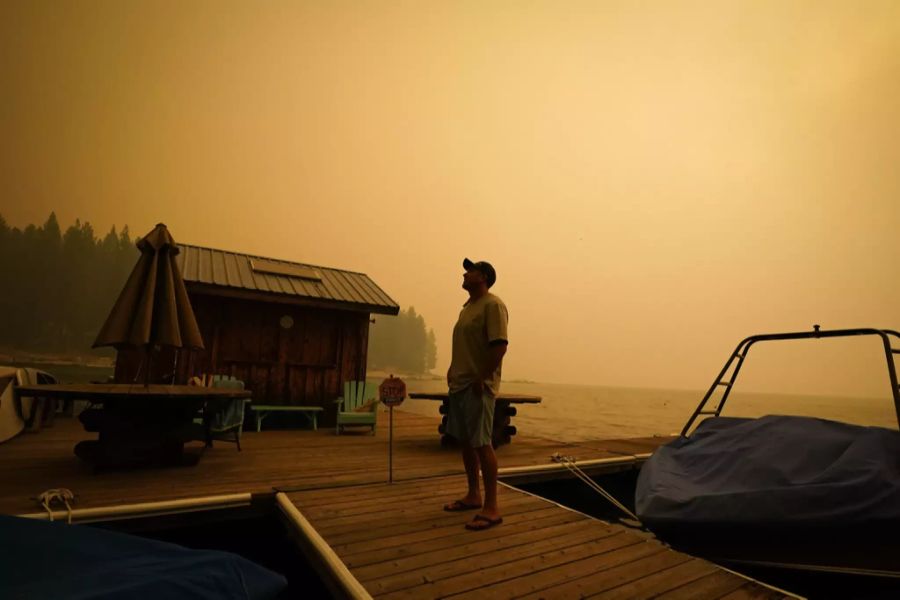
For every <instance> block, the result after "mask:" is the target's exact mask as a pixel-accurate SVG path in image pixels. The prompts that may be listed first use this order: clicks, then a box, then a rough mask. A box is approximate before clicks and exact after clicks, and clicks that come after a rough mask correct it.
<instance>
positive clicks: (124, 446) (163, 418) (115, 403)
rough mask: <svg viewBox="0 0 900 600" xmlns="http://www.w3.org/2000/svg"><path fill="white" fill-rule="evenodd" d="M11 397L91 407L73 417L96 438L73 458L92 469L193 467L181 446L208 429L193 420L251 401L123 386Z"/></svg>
mask: <svg viewBox="0 0 900 600" xmlns="http://www.w3.org/2000/svg"><path fill="white" fill-rule="evenodd" d="M15 394H16V396H18V397H20V398H21V397H29V398H59V399H67V400H87V401H89V402H91V406H90V407H89V408H87V409H86V410H84V411H83V412H82V413H81V414H80V415H79V417H78V418H79V420H80V421H81V423H82V424H83V425H84V428H85V430H87V431H91V432H96V433H97V434H98V436H97V439H96V440H85V441H82V442H79V443H78V444H76V445H75V454H76V455H77V456H78V457H79V458H81V459H83V460H85V461H87V462H90V463H92V464H94V465H95V466H125V465H136V464H150V463H152V464H166V465H170V464H195V463H196V462H197V460H198V459H199V455H191V456H188V455H185V453H184V444H185V442H188V441H191V440H198V439H206V438H207V437H208V435H209V431H208V427H209V425H208V423H204V425H202V426H201V425H197V424H195V423H194V417H196V416H197V415H198V414H199V413H200V411H201V410H202V409H203V407H204V406H207V405H209V404H217V403H224V402H229V401H231V400H235V399H244V400H246V399H249V398H250V397H251V392H250V391H249V390H238V389H231V388H216V387H202V386H191V385H143V384H128V383H125V384H122V383H107V384H69V385H66V384H54V385H24V386H19V387H17V388H16V389H15ZM201 436H202V437H201Z"/></svg>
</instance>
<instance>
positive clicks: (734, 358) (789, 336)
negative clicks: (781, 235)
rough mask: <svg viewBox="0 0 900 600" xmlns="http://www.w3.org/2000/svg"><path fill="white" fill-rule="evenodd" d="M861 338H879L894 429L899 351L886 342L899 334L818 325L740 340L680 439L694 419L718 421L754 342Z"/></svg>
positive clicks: (899, 410) (899, 398) (899, 397)
mask: <svg viewBox="0 0 900 600" xmlns="http://www.w3.org/2000/svg"><path fill="white" fill-rule="evenodd" d="M861 335H874V336H878V337H879V338H881V343H882V345H883V346H884V355H885V359H886V360H887V367H888V377H889V378H890V381H891V393H892V395H893V398H894V410H895V411H896V414H897V425H898V427H900V386H898V384H897V369H896V366H895V365H894V355H897V354H900V348H893V347H892V346H891V338H890V336H894V337H895V338H897V339H898V340H900V333H898V332H896V331H894V330H892V329H869V328H863V329H834V330H831V331H822V330H821V329H820V328H819V326H818V325H813V330H812V331H798V332H792V333H766V334H761V335H751V336H750V337H747V338H744V339H743V340H742V341H741V343H740V344H738V345H737V348H735V349H734V352H732V353H731V356H730V357H729V358H728V361H727V362H726V363H725V366H724V367H723V368H722V370H721V371H720V372H719V376H718V377H716V380H715V381H714V382H713V384H712V385H711V386H710V388H709V391H707V392H706V395H705V396H703V400H701V401H700V405H699V406H698V407H697V409H696V410H695V411H694V414H692V415H691V418H690V419H688V422H687V424H686V425H685V426H684V429H682V430H681V435H682V436H686V435H687V433H688V431H690V429H691V426H692V425H693V424H694V422H695V421H696V420H697V418H698V417H701V416H707V417H710V416H715V417H718V416H719V415H720V414H721V413H722V408H724V407H725V402H726V401H727V400H728V395H729V394H730V393H731V389H732V388H733V387H734V382H735V380H736V379H737V376H738V373H739V372H740V371H741V367H742V366H743V364H744V360H745V359H746V358H747V353H748V352H749V351H750V348H751V347H752V346H753V344H756V343H757V342H769V341H774V340H803V339H811V338H812V339H819V338H833V337H852V336H861ZM732 366H734V370H732V372H731V376H730V377H729V378H728V379H727V380H726V379H725V376H726V373H728V371H729V369H731V367H732ZM719 387H724V388H725V392H724V393H723V394H722V398H721V399H720V400H719V403H718V405H717V406H716V408H715V409H714V410H707V409H706V405H707V403H708V402H709V399H710V398H711V397H712V395H713V394H714V393H715V391H716V389H718V388H719Z"/></svg>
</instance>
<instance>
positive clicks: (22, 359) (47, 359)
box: [0, 348, 115, 368]
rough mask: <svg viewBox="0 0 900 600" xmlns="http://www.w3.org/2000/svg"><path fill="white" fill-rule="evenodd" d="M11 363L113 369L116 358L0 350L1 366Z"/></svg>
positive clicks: (11, 349)
mask: <svg viewBox="0 0 900 600" xmlns="http://www.w3.org/2000/svg"><path fill="white" fill-rule="evenodd" d="M11 363H28V364H36V365H72V366H81V367H102V368H112V367H114V366H115V358H113V357H112V356H97V355H96V354H57V353H54V354H49V353H44V352H34V351H31V350H17V349H13V348H0V364H11Z"/></svg>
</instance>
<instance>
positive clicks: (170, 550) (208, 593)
mask: <svg viewBox="0 0 900 600" xmlns="http://www.w3.org/2000/svg"><path fill="white" fill-rule="evenodd" d="M0 540H2V542H0V598H5V599H6V598H9V599H12V598H16V599H19V598H23V599H24V598H28V599H32V598H53V599H59V600H62V599H78V600H82V599H88V598H166V599H178V598H192V599H205V598H208V599H210V600H212V599H214V598H215V599H220V598H225V599H232V598H233V599H254V600H256V599H260V600H261V599H265V598H275V597H276V596H277V595H278V594H279V593H280V592H281V591H282V590H283V589H284V588H285V587H286V586H287V580H286V579H285V578H284V577H282V576H281V575H278V574H276V573H273V572H272V571H269V570H268V569H265V568H263V567H261V566H259V565H257V564H256V563H253V562H251V561H249V560H247V559H245V558H243V557H241V556H238V555H236V554H232V553H229V552H220V551H216V550H190V549H188V548H184V547H182V546H178V545H176V544H169V543H166V542H159V541H155V540H148V539H144V538H140V537H136V536H131V535H126V534H122V533H116V532H111V531H105V530H102V529H95V528H92V527H87V526H81V525H67V524H66V523H61V522H58V521H57V522H53V523H50V522H47V521H37V520H34V519H24V518H21V517H10V516H3V515H0Z"/></svg>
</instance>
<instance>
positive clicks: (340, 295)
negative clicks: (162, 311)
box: [115, 244, 400, 423]
mask: <svg viewBox="0 0 900 600" xmlns="http://www.w3.org/2000/svg"><path fill="white" fill-rule="evenodd" d="M179 250H180V252H179V253H178V254H177V255H176V261H177V264H178V267H179V269H180V270H181V274H182V276H183V278H184V282H185V286H186V288H187V291H188V295H189V297H190V301H191V306H192V307H193V309H194V314H195V315H196V318H197V323H198V325H199V327H200V331H201V334H202V336H203V343H204V346H205V348H204V349H203V350H180V351H177V352H176V351H174V350H172V349H165V348H163V349H160V350H159V352H158V356H157V357H156V358H155V359H154V361H153V363H152V368H151V380H153V381H157V382H162V381H172V380H174V381H175V382H176V383H185V382H187V380H188V379H189V378H190V377H192V376H195V375H200V374H204V373H207V374H221V375H231V376H233V377H236V378H238V379H241V380H243V381H244V382H245V385H246V387H247V388H248V389H250V390H252V392H253V400H254V402H255V403H257V404H277V405H298V406H300V405H302V406H321V407H323V408H325V417H324V420H325V422H326V423H328V422H333V419H334V411H335V408H334V405H333V404H332V402H331V400H333V399H334V398H337V397H338V396H340V395H341V391H342V389H343V388H342V386H343V382H344V381H348V380H364V379H365V376H366V358H367V357H366V351H367V346H368V339H369V322H370V315H371V314H373V313H376V314H387V315H396V314H397V313H398V312H399V310H400V307H399V306H398V304H397V303H396V302H395V301H394V300H392V299H391V298H390V297H389V296H388V295H387V294H386V293H385V292H384V290H382V289H381V288H380V287H379V286H378V285H377V284H376V283H375V282H374V281H372V279H370V278H369V277H368V276H367V275H365V274H363V273H356V272H352V271H346V270H340V269H333V268H328V267H320V266H313V265H307V264H301V263H296V262H289V261H285V260H275V259H272V258H265V257H260V256H253V255H249V254H240V253H237V252H229V251H225V250H217V249H213V248H204V247H201V246H193V245H188V244H179ZM142 358H143V355H142V353H140V352H135V351H133V350H128V349H122V350H120V351H119V354H118V357H117V361H116V371H115V379H116V381H117V382H130V381H133V380H134V379H135V377H136V376H137V375H138V370H139V369H140V368H141V359H142Z"/></svg>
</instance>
